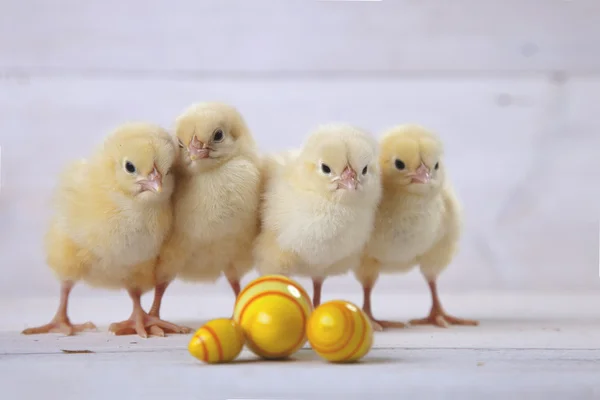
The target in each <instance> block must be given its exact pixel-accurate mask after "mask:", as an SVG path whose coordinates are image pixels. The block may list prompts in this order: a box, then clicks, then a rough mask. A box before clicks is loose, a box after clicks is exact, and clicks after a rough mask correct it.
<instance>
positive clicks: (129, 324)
mask: <svg viewBox="0 0 600 400" xmlns="http://www.w3.org/2000/svg"><path fill="white" fill-rule="evenodd" d="M146 329H148V331H149V332H150V335H152V336H165V333H189V332H190V328H187V327H184V326H179V325H175V324H173V323H171V322H168V321H164V320H162V319H160V318H158V317H155V316H152V315H149V314H148V313H146V312H145V311H143V310H142V311H137V312H134V313H133V314H131V317H129V319H127V320H125V321H121V322H114V323H112V324H110V326H109V327H108V330H109V331H110V332H112V333H114V334H115V335H118V336H120V335H134V334H138V335H139V336H141V337H143V338H147V337H148V331H147V330H146Z"/></svg>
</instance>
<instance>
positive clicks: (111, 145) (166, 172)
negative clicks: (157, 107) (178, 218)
mask: <svg viewBox="0 0 600 400" xmlns="http://www.w3.org/2000/svg"><path fill="white" fill-rule="evenodd" d="M99 153H100V154H99V158H100V160H101V161H102V165H103V166H104V169H105V170H106V171H111V172H112V174H111V173H109V176H110V178H109V182H110V185H111V187H114V188H117V190H119V191H120V192H121V193H124V194H125V195H127V196H130V197H133V198H135V199H136V200H140V201H160V200H164V199H165V198H168V197H169V196H170V195H171V194H172V192H173V189H174V183H175V182H174V178H173V175H172V174H171V168H172V167H173V164H174V162H175V159H176V157H177V146H176V144H175V141H174V140H173V138H172V136H171V135H169V133H168V132H167V131H166V130H165V129H163V128H162V127H160V126H157V125H153V124H149V123H143V122H134V123H128V124H124V125H122V126H120V127H119V128H117V129H116V130H115V131H114V132H112V134H111V135H109V136H108V137H107V138H106V140H105V141H104V144H103V146H102V148H101V150H100V152H99Z"/></svg>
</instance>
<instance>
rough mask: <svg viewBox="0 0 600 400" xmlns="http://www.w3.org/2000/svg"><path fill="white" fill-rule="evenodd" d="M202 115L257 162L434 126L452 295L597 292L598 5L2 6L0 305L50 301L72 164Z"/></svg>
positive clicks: (386, 282) (63, 0)
mask: <svg viewBox="0 0 600 400" xmlns="http://www.w3.org/2000/svg"><path fill="white" fill-rule="evenodd" d="M199 100H223V101H228V102H231V103H232V104H234V105H236V106H237V107H239V109H240V110H241V111H242V112H243V113H244V114H245V116H246V118H247V120H248V123H249V124H250V126H251V128H252V129H253V130H254V133H255V135H256V137H257V140H258V142H259V143H260V145H261V147H262V149H263V150H265V151H270V150H277V149H282V148H285V147H289V146H295V145H298V144H299V143H300V142H301V140H302V138H303V137H304V135H305V134H306V132H307V131H308V130H309V129H310V128H312V127H313V126H314V125H316V124H318V123H321V122H327V121H334V120H343V121H347V122H352V123H355V124H358V125H361V126H363V127H365V128H368V129H371V130H372V131H373V132H379V131H380V130H382V129H384V128H386V127H388V126H389V125H392V124H396V123H399V122H407V121H414V122H420V123H422V124H425V125H427V126H430V127H431V128H434V129H436V130H437V131H438V132H439V133H440V134H441V135H442V136H443V138H445V141H446V143H447V148H448V156H449V163H450V168H451V171H450V173H451V175H452V177H453V180H454V181H455V183H456V185H457V189H458V191H459V194H460V196H461V199H462V200H463V203H464V207H465V211H466V213H467V216H466V233H465V236H464V239H463V242H462V251H461V253H460V255H459V256H458V257H457V258H456V260H455V262H454V263H453V265H451V266H450V267H449V269H448V271H447V272H446V273H445V274H444V275H443V278H442V281H441V285H442V286H443V288H444V289H445V290H447V291H451V290H456V291H458V290H483V289H493V290H496V289H497V290H507V289H510V290H563V289H564V290H576V291H579V290H586V289H588V290H597V289H598V288H600V277H599V274H600V271H599V269H600V267H599V261H598V257H599V243H600V239H599V237H598V235H599V226H598V215H599V200H598V198H599V197H600V184H599V182H600V179H599V178H598V171H599V170H600V161H599V160H600V151H599V149H600V122H599V121H600V119H599V116H600V1H598V0H573V1H563V0H454V1H443V0H437V1H431V0H412V1H411V0H383V1H381V2H339V1H336V2H320V1H314V0H302V1H300V0H285V1H283V0H272V1H261V0H252V1H226V0H210V1H209V0H202V1H192V0H179V1H177V0H173V1H171V2H167V1H142V0H129V1H126V0H120V1H117V0H104V1H93V2H83V1H77V0H55V1H52V2H50V1H45V0H4V1H2V2H1V3H0V145H1V146H2V172H1V174H2V181H1V185H2V186H1V192H0V268H2V272H3V276H2V280H0V295H4V296H31V295H34V294H41V295H48V296H55V295H56V292H57V284H56V282H55V281H54V279H53V277H52V275H51V273H50V272H49V270H48V268H47V267H46V266H45V265H44V260H43V254H42V251H41V239H42V235H43V231H44V229H45V224H46V221H47V218H48V203H49V195H50V191H51V189H52V187H53V185H54V179H55V176H56V173H57V172H58V170H59V169H60V168H61V166H62V165H63V164H64V163H65V162H66V161H67V160H69V159H71V158H73V157H79V156H82V155H85V154H86V153H87V152H89V150H90V148H91V146H92V144H94V143H96V142H98V141H99V140H100V139H101V137H102V136H103V135H104V134H105V133H106V132H107V131H108V130H110V129H112V128H113V127H115V126H116V125H117V124H120V123H122V122H124V121H126V120H131V119H148V120H151V121H156V122H159V123H162V124H164V125H165V126H168V127H170V126H171V124H172V121H173V119H174V117H175V116H176V115H177V114H178V113H179V112H180V111H181V110H182V109H183V108H184V107H185V106H186V105H188V104H189V103H191V102H193V101H199ZM328 285H330V286H327V287H328V288H329V289H326V290H334V289H338V290H345V289H348V290H358V285H357V284H356V283H355V282H354V280H353V279H352V278H350V277H348V278H338V279H333V280H331V281H330V282H329V283H328ZM78 290H80V291H81V292H80V293H86V294H92V293H95V292H92V291H90V290H88V289H78ZM176 290H177V291H179V292H187V293H193V292H197V291H199V290H229V289H228V288H227V287H226V285H225V283H224V282H220V283H219V284H218V285H215V286H207V287H203V288H202V289H199V288H198V287H197V286H191V285H185V286H184V285H178V286H177V289H176ZM379 290H382V291H384V290H387V291H392V290H396V291H398V290H402V291H409V290H424V284H423V283H422V281H421V279H420V277H419V275H418V274H417V273H412V274H409V275H407V276H398V277H394V278H390V279H382V281H381V283H380V286H379Z"/></svg>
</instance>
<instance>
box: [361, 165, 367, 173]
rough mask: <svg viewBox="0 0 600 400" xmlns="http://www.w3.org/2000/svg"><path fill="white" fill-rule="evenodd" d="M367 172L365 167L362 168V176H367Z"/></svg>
mask: <svg viewBox="0 0 600 400" xmlns="http://www.w3.org/2000/svg"><path fill="white" fill-rule="evenodd" d="M367 170H368V169H367V165H365V167H364V168H363V170H362V174H363V175H366V174H367Z"/></svg>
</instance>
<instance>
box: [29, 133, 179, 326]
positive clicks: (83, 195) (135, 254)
mask: <svg viewBox="0 0 600 400" xmlns="http://www.w3.org/2000/svg"><path fill="white" fill-rule="evenodd" d="M176 154H177V146H176V144H175V142H174V141H173V139H172V137H171V136H170V135H169V134H168V133H167V132H166V131H165V130H163V129H162V128H160V127H158V126H155V125H151V124H147V123H128V124H125V125H123V126H121V127H119V128H118V129H116V130H115V131H114V132H112V134H110V135H108V136H107V138H106V139H105V141H104V143H103V144H102V145H101V146H99V147H98V149H97V151H95V152H94V154H93V155H92V156H91V157H90V158H89V159H87V160H86V159H84V160H80V161H77V162H74V163H72V164H71V165H69V166H68V168H66V169H65V170H64V172H63V174H62V176H61V178H60V179H59V184H58V187H57V190H56V198H55V200H56V210H55V214H54V216H53V219H52V221H51V223H50V227H49V230H48V232H47V235H46V238H45V239H46V240H45V245H46V252H47V263H48V265H49V266H50V267H51V269H52V270H53V271H54V272H55V274H56V276H57V277H58V279H59V280H60V281H61V296H60V305H59V307H58V311H57V312H56V315H55V316H54V318H53V319H52V321H51V322H50V323H48V324H46V325H43V326H39V327H35V328H29V329H25V330H24V331H23V333H24V334H35V333H48V332H61V333H64V334H66V335H71V334H73V333H75V332H80V331H83V330H87V329H95V326H94V324H92V323H91V322H87V323H85V324H72V323H71V321H70V320H69V317H68V315H67V302H68V299H69V293H70V292H71V289H72V288H73V285H75V283H76V282H78V281H84V282H85V283H87V284H89V285H91V286H94V287H101V288H106V289H112V290H116V289H126V290H127V291H128V293H129V296H130V297H131V300H132V301H133V313H132V314H131V317H130V318H129V319H128V320H126V321H123V322H120V323H115V324H112V325H111V326H110V328H109V330H110V331H111V332H113V333H115V334H117V335H120V334H127V333H134V332H137V333H138V334H139V335H140V336H142V337H147V333H146V330H145V328H149V327H153V326H156V327H159V328H162V329H166V330H169V331H173V332H179V331H181V329H180V328H179V327H178V326H177V325H174V324H171V323H169V322H166V321H162V320H160V319H158V318H156V317H151V316H149V315H148V314H146V312H145V311H144V310H143V309H142V306H141V303H140V297H141V295H142V294H143V293H144V292H146V291H149V290H151V289H152V288H153V286H154V285H155V281H154V272H155V271H154V268H155V265H156V258H157V256H158V254H159V251H160V248H161V245H162V243H163V241H164V240H165V238H166V237H167V236H168V234H169V231H170V229H171V225H172V206H171V202H170V199H171V194H172V192H173V187H174V178H173V174H172V173H171V170H172V166H173V163H174V161H175V158H176Z"/></svg>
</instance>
